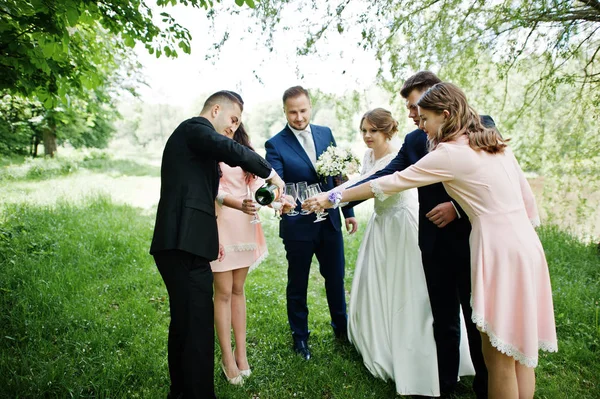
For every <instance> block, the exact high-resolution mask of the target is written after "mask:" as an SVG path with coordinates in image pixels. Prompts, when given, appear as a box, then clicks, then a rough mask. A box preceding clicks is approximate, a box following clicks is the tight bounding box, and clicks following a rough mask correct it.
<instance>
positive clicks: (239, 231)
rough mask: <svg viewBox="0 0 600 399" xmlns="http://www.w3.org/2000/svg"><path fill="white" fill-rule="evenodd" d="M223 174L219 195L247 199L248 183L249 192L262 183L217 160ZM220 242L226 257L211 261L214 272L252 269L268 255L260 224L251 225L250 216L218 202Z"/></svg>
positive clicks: (242, 171)
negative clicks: (220, 260)
mask: <svg viewBox="0 0 600 399" xmlns="http://www.w3.org/2000/svg"><path fill="white" fill-rule="evenodd" d="M219 165H220V167H221V171H222V173H223V176H222V177H221V180H220V181H219V197H221V196H224V195H227V196H232V197H235V198H237V199H240V200H243V199H245V198H248V186H250V190H251V192H252V193H254V191H256V189H257V188H258V187H260V186H261V185H262V184H263V183H264V182H263V180H262V179H260V178H251V179H250V181H248V179H247V178H246V172H245V171H244V170H243V169H242V168H240V167H234V168H232V167H231V166H229V165H227V164H225V163H220V164H219ZM216 209H217V226H218V230H219V243H220V244H221V245H223V247H224V248H225V259H223V261H222V262H219V261H218V260H215V261H213V262H211V263H210V266H211V268H212V271H213V272H225V271H230V270H235V269H241V268H244V267H250V269H253V268H255V267H256V266H258V264H260V263H261V262H262V261H263V260H264V259H265V258H266V257H267V255H268V254H269V252H268V251H267V243H266V241H265V235H264V233H263V229H262V226H261V224H260V223H257V224H252V223H250V221H251V220H252V216H250V215H247V214H245V213H243V212H242V211H239V210H237V209H233V208H229V207H227V206H224V205H220V204H217V206H216Z"/></svg>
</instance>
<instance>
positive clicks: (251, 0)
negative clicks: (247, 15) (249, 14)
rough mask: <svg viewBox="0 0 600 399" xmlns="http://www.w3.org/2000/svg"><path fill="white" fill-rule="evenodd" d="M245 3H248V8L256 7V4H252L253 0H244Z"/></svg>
mask: <svg viewBox="0 0 600 399" xmlns="http://www.w3.org/2000/svg"><path fill="white" fill-rule="evenodd" d="M246 4H248V7H250V8H256V4H254V0H246Z"/></svg>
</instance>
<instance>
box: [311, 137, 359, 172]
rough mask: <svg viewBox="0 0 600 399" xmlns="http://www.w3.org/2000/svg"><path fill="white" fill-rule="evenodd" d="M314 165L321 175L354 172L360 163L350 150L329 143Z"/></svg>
mask: <svg viewBox="0 0 600 399" xmlns="http://www.w3.org/2000/svg"><path fill="white" fill-rule="evenodd" d="M315 166H316V169H317V173H318V174H319V175H321V176H338V175H348V174H352V173H356V172H357V171H358V170H359V166H360V165H359V161H358V158H356V157H355V156H354V154H352V152H350V151H349V150H345V149H343V148H340V147H335V146H334V145H330V146H329V147H328V148H327V150H325V152H323V153H322V154H321V156H320V157H319V159H317V163H316V165H315Z"/></svg>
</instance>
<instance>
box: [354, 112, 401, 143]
mask: <svg viewBox="0 0 600 399" xmlns="http://www.w3.org/2000/svg"><path fill="white" fill-rule="evenodd" d="M365 120H367V122H369V123H370V124H371V125H373V126H374V127H375V129H377V130H378V131H380V132H381V133H383V134H385V136H386V137H387V139H388V140H389V139H391V138H392V137H393V136H394V134H396V133H397V132H398V122H397V121H396V120H395V119H394V117H393V116H392V113H391V112H390V111H388V110H387V109H383V108H375V109H372V110H370V111H367V112H366V113H365V114H364V115H363V117H362V118H361V120H360V124H359V125H358V128H359V130H361V131H362V124H363V122H364V121H365Z"/></svg>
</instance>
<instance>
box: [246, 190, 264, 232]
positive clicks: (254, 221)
mask: <svg viewBox="0 0 600 399" xmlns="http://www.w3.org/2000/svg"><path fill="white" fill-rule="evenodd" d="M246 189H247V193H248V199H250V200H252V202H253V203H254V207H255V208H256V211H254V216H252V220H250V223H251V224H256V223H260V219H259V218H258V210H259V209H260V206H261V205H260V204H259V203H258V202H256V201H254V194H253V193H252V189H251V188H250V185H247V186H246Z"/></svg>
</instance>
